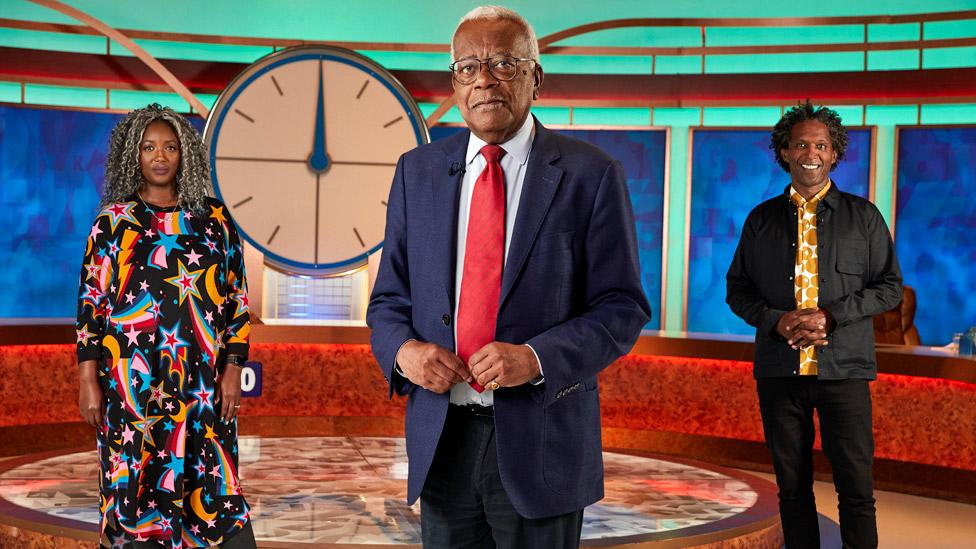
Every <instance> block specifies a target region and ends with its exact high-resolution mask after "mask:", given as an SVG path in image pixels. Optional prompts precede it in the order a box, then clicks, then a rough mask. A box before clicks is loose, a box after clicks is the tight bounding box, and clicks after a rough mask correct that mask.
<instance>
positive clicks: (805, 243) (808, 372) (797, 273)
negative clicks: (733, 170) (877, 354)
mask: <svg viewBox="0 0 976 549" xmlns="http://www.w3.org/2000/svg"><path fill="white" fill-rule="evenodd" d="M831 185H832V182H830V181H828V182H827V185H826V186H824V188H823V189H821V190H820V192H818V193H817V194H816V195H814V196H813V198H811V199H810V200H806V199H804V198H803V196H801V195H800V193H798V192H796V189H794V188H793V187H792V186H790V200H792V201H793V204H795V205H796V208H797V216H796V222H797V231H796V265H795V269H794V273H793V291H794V293H795V294H796V307H797V308H798V309H807V308H815V307H819V304H818V301H817V296H818V293H819V292H818V286H817V274H818V271H817V205H819V204H820V200H821V199H822V198H823V197H824V196H826V195H827V191H828V190H830V186H831ZM800 375H801V376H815V375H817V348H816V347H815V346H813V345H810V346H809V347H804V348H803V349H800Z"/></svg>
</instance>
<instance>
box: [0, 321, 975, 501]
mask: <svg viewBox="0 0 976 549" xmlns="http://www.w3.org/2000/svg"><path fill="white" fill-rule="evenodd" d="M72 336H73V333H72V332H71V329H70V327H68V326H29V327H28V326H18V327H10V326H7V327H2V328H0V374H2V375H0V455H17V454H24V453H31V452H36V451H41V450H49V449H53V448H65V447H71V446H78V445H84V444H91V443H92V441H93V437H92V434H91V431H90V429H89V428H88V427H86V426H85V425H83V424H82V423H80V422H79V421H78V419H79V416H78V411H77V374H76V365H75V358H74V346H73V345H71V344H68V343H66V341H70V338H71V337H72ZM368 337H369V331H368V329H366V328H349V327H284V326H268V325H256V326H255V327H254V331H253V335H252V338H253V339H252V341H253V342H254V343H253V345H252V353H251V357H252V358H251V359H252V360H257V361H260V362H262V363H263V385H264V391H263V394H262V395H261V396H260V397H258V398H254V399H245V401H244V403H243V404H244V406H243V408H242V409H241V415H242V419H241V432H242V433H244V434H251V433H255V434H269V435H271V434H291V435H301V434H309V435H311V434H316V435H324V434H333V435H335V434H371V435H397V434H402V432H403V420H402V416H403V410H404V402H403V401H402V400H401V399H394V400H388V399H387V398H386V394H387V391H386V388H385V382H384V380H383V377H382V375H381V374H380V371H379V368H378V367H377V366H376V363H375V361H374V360H373V358H372V355H371V354H370V352H369V346H368ZM25 342H29V343H30V344H24V343H25ZM751 356H752V344H751V343H749V342H743V341H741V340H735V339H733V338H719V337H716V336H710V337H709V336H704V335H697V336H696V335H695V334H683V335H680V336H665V335H660V334H649V335H645V336H642V337H641V339H640V341H639V342H638V344H637V346H636V347H635V349H634V351H633V352H632V353H631V354H629V355H627V356H626V357H623V358H621V359H620V360H618V361H617V362H616V363H615V364H614V365H613V366H611V367H610V368H608V369H607V370H606V371H604V372H603V373H602V374H601V376H600V396H601V402H602V410H603V427H604V445H605V446H607V447H616V448H631V449H640V450H648V451H654V452H659V453H665V454H672V455H680V456H685V457H691V458H695V459H702V460H706V461H711V462H714V463H720V464H723V465H731V466H738V467H746V468H754V469H763V470H769V464H768V456H767V453H766V450H765V447H764V446H763V443H762V441H763V436H762V424H761V421H760V418H759V406H758V402H757V400H756V396H755V382H754V380H753V379H752V365H751V362H750V361H751ZM878 363H879V371H880V374H879V376H878V380H877V381H876V382H875V383H873V384H872V394H873V398H874V421H875V423H874V430H875V440H876V453H875V455H876V461H877V463H876V467H875V476H876V479H877V483H878V486H879V487H882V488H888V489H895V490H902V491H907V492H912V493H919V494H924V495H929V496H934V497H942V498H948V499H956V500H961V501H967V502H976V361H973V360H969V359H963V358H958V357H955V356H951V355H948V354H945V353H941V352H938V351H933V350H927V349H923V348H915V349H913V348H907V347H885V348H881V349H879V351H878ZM818 448H819V442H818ZM817 470H818V473H819V474H821V475H824V474H826V472H827V471H828V470H829V469H828V466H827V465H826V461H825V460H824V459H823V456H822V455H819V454H818V456H817Z"/></svg>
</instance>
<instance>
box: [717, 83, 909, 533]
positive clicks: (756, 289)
mask: <svg viewBox="0 0 976 549" xmlns="http://www.w3.org/2000/svg"><path fill="white" fill-rule="evenodd" d="M846 147H847V130H846V128H845V127H844V126H843V125H842V124H841V120H840V117H839V116H838V115H837V113H836V112H835V111H833V110H831V109H827V108H823V107H821V108H819V109H814V107H813V105H812V104H811V103H810V101H809V100H807V102H806V104H800V105H798V106H797V107H794V108H792V109H790V110H789V111H788V112H786V114H784V115H783V117H782V118H781V119H780V121H779V122H778V123H777V124H776V127H775V128H774V129H773V133H772V143H771V144H770V148H772V149H773V150H774V151H775V152H776V156H777V161H778V162H779V164H780V166H781V167H782V168H783V169H784V170H785V171H787V172H789V174H790V177H791V179H792V181H791V183H790V185H789V186H787V187H786V189H785V190H784V192H783V194H782V195H779V196H776V197H774V198H772V199H770V200H767V201H765V202H763V203H762V204H760V205H759V206H757V207H756V208H755V209H753V210H752V212H751V213H750V214H749V216H748V217H747V218H746V221H745V224H744V225H743V228H742V235H741V237H740V240H739V245H738V247H737V248H736V251H735V256H734V258H733V259H732V265H731V266H730V267H729V271H728V275H727V276H726V280H727V284H728V290H727V297H726V301H727V302H728V304H729V306H730V307H731V308H732V311H733V312H734V313H735V314H736V315H738V316H740V317H742V319H744V320H745V321H746V322H748V323H749V324H751V325H753V326H755V327H756V354H755V363H754V375H755V377H756V380H757V383H756V385H757V389H758V393H759V406H760V411H761V412H762V419H763V430H764V432H765V437H766V445H767V447H768V448H769V450H770V454H771V455H772V460H773V467H774V469H775V471H776V483H777V485H778V486H779V500H780V516H781V520H782V523H783V533H784V535H785V538H786V546H787V548H789V549H793V548H796V547H811V548H818V547H820V539H819V532H818V524H817V510H816V504H815V501H814V495H813V456H812V454H813V441H814V436H815V433H814V426H813V413H814V410H816V411H817V414H818V416H819V418H820V426H821V432H820V434H821V439H822V442H823V451H824V454H826V456H827V458H828V459H829V460H830V463H831V466H832V468H833V474H834V485H835V487H836V489H837V494H838V499H839V502H840V503H839V510H840V526H841V537H842V539H843V543H844V547H845V548H846V547H852V548H854V547H856V548H862V547H877V544H878V533H877V525H876V520H875V507H874V495H873V487H872V478H871V468H872V464H873V457H874V437H873V434H872V431H871V393H870V390H869V388H868V381H870V380H873V379H875V377H877V364H876V360H875V351H874V333H873V323H872V318H871V317H872V316H873V315H876V314H880V313H882V312H884V311H887V310H889V309H892V308H894V307H895V306H896V305H897V304H898V303H899V302H900V301H901V271H900V269H899V267H898V260H897V259H896V258H895V253H894V248H893V246H892V242H891V235H890V233H889V231H888V227H887V225H886V224H885V222H884V219H883V218H882V217H881V213H880V212H879V211H878V209H877V208H876V207H875V206H874V204H872V203H871V202H869V201H867V200H865V199H863V198H860V197H858V196H854V195H851V194H848V193H845V192H842V191H841V190H840V189H838V187H837V185H836V184H835V183H834V182H832V181H831V179H830V171H831V170H833V168H834V167H835V166H836V165H837V162H838V161H839V160H841V159H842V158H843V156H844V152H845V149H846Z"/></svg>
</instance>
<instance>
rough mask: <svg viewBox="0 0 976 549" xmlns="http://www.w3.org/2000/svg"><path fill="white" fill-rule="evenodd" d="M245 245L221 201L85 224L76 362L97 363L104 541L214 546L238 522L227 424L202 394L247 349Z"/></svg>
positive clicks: (209, 394)
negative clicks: (200, 208)
mask: <svg viewBox="0 0 976 549" xmlns="http://www.w3.org/2000/svg"><path fill="white" fill-rule="evenodd" d="M246 287H247V286H246V283H245V278H244V253H243V249H242V247H241V243H240V239H239V237H238V234H237V229H236V227H235V226H234V222H233V220H232V219H231V217H230V215H229V213H228V212H227V208H226V207H225V206H224V204H222V203H221V202H220V201H218V200H216V199H207V211H204V212H191V211H186V210H179V209H176V208H159V207H156V206H153V205H151V204H144V203H143V202H142V201H141V200H140V199H139V198H138V197H132V201H129V202H124V203H120V204H113V205H111V206H107V207H105V208H104V209H102V211H101V212H99V214H98V216H97V217H96V218H95V222H94V223H93V224H92V229H91V234H90V235H89V237H88V242H87V246H86V249H85V259H84V264H83V267H82V271H81V288H80V292H79V300H78V323H77V327H76V328H77V334H78V360H79V362H80V361H85V360H97V361H99V366H98V375H99V381H100V383H101V387H102V391H103V392H104V394H105V401H106V409H105V424H104V426H103V428H102V429H100V430H99V431H98V437H97V438H98V455H99V464H100V473H101V476H100V478H99V481H100V482H99V491H100V511H101V517H102V519H101V532H102V540H103V542H108V543H110V544H113V545H120V544H122V543H125V542H127V541H131V540H159V541H161V542H163V543H164V545H167V546H172V547H206V546H209V545H211V544H215V543H219V542H221V541H226V540H227V539H228V538H230V537H231V536H233V535H234V534H236V533H238V532H240V530H241V529H242V528H243V527H244V525H245V524H247V521H248V520H249V516H248V506H247V503H246V502H245V501H244V496H243V493H242V492H241V487H240V483H239V480H238V475H237V422H236V420H234V421H232V422H230V423H226V424H225V423H222V422H221V421H220V419H219V411H220V407H219V402H215V398H214V397H215V395H214V390H215V387H216V386H217V381H216V380H217V377H218V376H219V374H220V371H221V370H222V365H223V364H224V358H225V356H226V355H227V354H236V355H241V356H243V357H245V358H246V357H247V353H248V333H249V331H250V323H249V321H248V304H247V289H246Z"/></svg>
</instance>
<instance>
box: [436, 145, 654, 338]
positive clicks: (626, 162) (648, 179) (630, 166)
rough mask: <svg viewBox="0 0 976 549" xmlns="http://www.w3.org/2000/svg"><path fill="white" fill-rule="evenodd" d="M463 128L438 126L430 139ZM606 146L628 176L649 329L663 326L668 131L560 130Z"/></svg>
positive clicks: (607, 150) (608, 152)
mask: <svg viewBox="0 0 976 549" xmlns="http://www.w3.org/2000/svg"><path fill="white" fill-rule="evenodd" d="M461 129H462V128H458V127H443V126H435V127H433V128H431V130H430V134H431V139H440V138H443V137H447V136H449V135H452V134H454V133H456V132H458V131H460V130H461ZM557 131H559V133H562V134H564V135H568V136H570V137H573V138H575V139H579V140H580V141H585V142H587V143H590V144H592V145H596V146H597V147H600V148H601V149H603V150H604V151H605V152H606V153H607V154H609V155H610V156H611V157H613V158H616V159H617V160H618V161H620V164H621V165H622V166H623V168H624V173H625V174H626V175H627V185H628V187H629V189H630V200H631V203H632V204H633V207H634V218H635V222H636V224H637V246H638V253H639V256H640V264H641V282H642V283H643V285H644V293H645V294H646V295H647V300H648V302H649V303H650V304H651V310H652V312H653V315H652V318H651V321H650V322H649V323H648V324H647V326H646V327H647V328H648V329H658V328H659V327H660V326H661V285H662V281H661V248H662V245H663V238H664V173H665V166H666V163H667V159H666V158H665V152H666V150H667V133H666V132H665V131H664V130H557Z"/></svg>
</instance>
